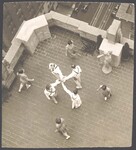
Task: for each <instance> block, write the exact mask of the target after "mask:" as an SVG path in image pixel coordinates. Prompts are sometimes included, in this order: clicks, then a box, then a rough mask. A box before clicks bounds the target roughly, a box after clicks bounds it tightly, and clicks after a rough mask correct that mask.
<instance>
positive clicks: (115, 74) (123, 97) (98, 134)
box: [2, 27, 133, 148]
mask: <svg viewBox="0 0 136 150" xmlns="http://www.w3.org/2000/svg"><path fill="white" fill-rule="evenodd" d="M51 32H52V34H53V35H56V38H55V39H48V40H46V41H43V42H41V43H39V45H38V47H37V49H36V52H35V53H34V55H33V56H32V57H28V58H27V59H26V61H25V63H24V66H23V67H24V68H25V70H26V73H27V74H28V76H29V77H33V78H35V81H34V82H33V86H32V87H31V88H30V89H29V90H28V91H27V90H23V91H22V93H18V92H17V90H18V87H19V81H18V79H17V80H16V81H15V83H14V84H13V87H12V89H11V92H12V96H11V97H10V98H9V100H8V103H6V102H4V103H3V105H2V146H3V147H17V148H51V147H56V148H60V147H69V148H70V147H104V146H106V147H112V146H113V147H114V146H119V147H120V146H121V147H122V146H123V147H126V146H130V145H131V136H132V107H133V60H131V61H129V62H124V63H122V64H121V66H119V67H118V68H113V71H112V73H110V74H109V75H105V74H103V73H102V71H101V67H100V65H99V64H98V61H97V59H96V54H95V55H94V56H91V55H88V56H82V57H80V58H78V59H77V60H75V61H74V62H72V61H71V60H70V59H68V58H66V57H65V55H64V50H65V48H64V47H65V45H66V43H67V41H68V40H69V39H72V40H73V41H74V42H75V43H76V46H77V47H79V48H80V47H81V46H82V43H81V41H80V37H79V36H78V35H76V34H74V33H72V32H69V31H66V30H64V29H60V28H58V27H56V28H53V29H51ZM50 62H55V63H57V64H58V65H59V66H60V68H61V70H62V72H63V74H64V75H68V74H69V73H70V72H71V69H70V64H72V63H76V64H79V65H80V66H81V68H82V70H83V72H82V85H83V89H82V90H80V91H79V94H80V96H81V99H82V102H83V104H82V106H81V107H80V108H79V109H77V110H72V109H71V101H70V98H69V96H68V95H67V94H66V93H65V92H64V91H63V89H62V87H61V85H59V86H58V87H57V90H58V93H59V97H58V99H59V103H58V104H57V105H56V104H54V103H53V102H51V101H48V100H47V99H46V97H45V96H44V94H43V91H44V88H45V85H46V84H47V83H50V82H54V81H55V78H54V76H53V75H52V74H51V73H50V71H49V69H48V64H49V63H50ZM18 68H19V66H18ZM103 83H104V84H107V85H108V86H109V87H110V88H111V89H112V93H113V96H112V98H111V99H110V100H109V101H104V100H103V98H102V96H101V93H100V92H96V89H97V88H98V86H99V85H100V84H103ZM66 86H67V87H68V88H69V89H70V90H73V89H74V88H75V84H74V82H73V80H68V81H67V82H66ZM58 116H61V117H63V118H64V119H65V122H66V124H67V126H68V128H69V134H70V135H71V138H70V139H69V140H65V139H64V137H63V136H61V135H60V134H59V133H55V132H54V130H55V118H56V117H58Z"/></svg>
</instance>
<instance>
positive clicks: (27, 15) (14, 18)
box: [3, 1, 57, 51]
mask: <svg viewBox="0 0 136 150" xmlns="http://www.w3.org/2000/svg"><path fill="white" fill-rule="evenodd" d="M45 6H47V7H45ZM56 7H57V3H56V2H49V1H46V2H44V1H41V2H38V1H37V2H5V3H4V4H3V48H4V50H5V51H7V50H8V49H9V47H10V45H11V41H12V39H13V37H14V36H15V34H16V32H17V31H18V29H19V27H20V25H21V24H22V22H23V21H24V20H29V19H31V18H33V17H35V16H37V15H38V14H39V12H40V11H41V12H43V13H45V12H46V13H47V12H49V11H50V10H51V9H55V8H56ZM43 10H44V11H43Z"/></svg>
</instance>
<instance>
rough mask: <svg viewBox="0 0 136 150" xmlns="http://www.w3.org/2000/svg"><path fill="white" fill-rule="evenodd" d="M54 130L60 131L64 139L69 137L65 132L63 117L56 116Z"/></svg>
mask: <svg viewBox="0 0 136 150" xmlns="http://www.w3.org/2000/svg"><path fill="white" fill-rule="evenodd" d="M55 132H60V133H61V134H62V135H64V136H65V137H66V139H69V138H70V135H68V133H67V128H66V125H65V124H64V119H63V118H56V130H55Z"/></svg>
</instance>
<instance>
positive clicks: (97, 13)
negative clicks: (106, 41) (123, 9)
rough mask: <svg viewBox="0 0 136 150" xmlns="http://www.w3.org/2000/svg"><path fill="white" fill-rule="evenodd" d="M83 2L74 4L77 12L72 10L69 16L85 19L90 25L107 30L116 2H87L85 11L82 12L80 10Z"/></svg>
mask: <svg viewBox="0 0 136 150" xmlns="http://www.w3.org/2000/svg"><path fill="white" fill-rule="evenodd" d="M84 4H85V3H81V4H80V5H79V4H76V7H78V8H79V12H78V13H76V12H74V11H73V13H72V15H71V17H73V18H76V19H79V20H82V21H85V22H87V23H89V24H90V25H91V26H95V27H97V28H100V29H103V30H107V29H108V27H109V26H110V25H111V23H112V21H113V19H114V18H113V17H112V16H111V13H112V11H113V9H114V8H115V7H116V5H117V3H111V2H109V3H106V2H101V3H99V2H97V3H89V4H88V10H87V12H83V11H82V10H81V8H82V6H83V5H84Z"/></svg>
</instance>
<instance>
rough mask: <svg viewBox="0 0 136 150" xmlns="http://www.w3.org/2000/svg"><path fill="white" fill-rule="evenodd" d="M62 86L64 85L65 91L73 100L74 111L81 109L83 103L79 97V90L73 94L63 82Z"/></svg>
mask: <svg viewBox="0 0 136 150" xmlns="http://www.w3.org/2000/svg"><path fill="white" fill-rule="evenodd" d="M61 84H62V87H63V89H64V91H65V92H66V93H68V94H69V96H70V98H71V101H72V109H74V108H78V107H80V106H81V104H82V101H81V99H80V96H79V95H78V89H75V90H74V91H73V92H71V91H70V90H68V89H67V87H66V86H65V85H64V83H63V82H62V83H61Z"/></svg>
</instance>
